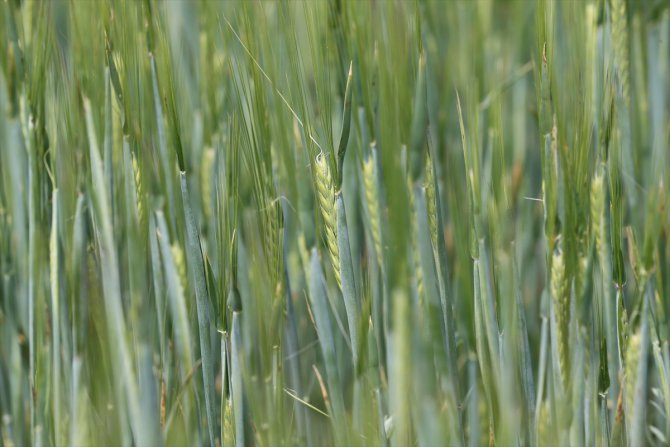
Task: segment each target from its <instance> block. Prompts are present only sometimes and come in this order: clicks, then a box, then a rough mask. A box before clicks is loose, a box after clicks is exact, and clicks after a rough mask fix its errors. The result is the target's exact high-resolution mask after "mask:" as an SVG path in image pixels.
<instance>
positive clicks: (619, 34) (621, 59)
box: [612, 0, 630, 104]
mask: <svg viewBox="0 0 670 447" xmlns="http://www.w3.org/2000/svg"><path fill="white" fill-rule="evenodd" d="M612 44H613V47H614V58H615V60H616V63H617V68H618V73H619V82H620V83H621V93H622V95H623V98H624V101H625V102H626V104H629V103H630V96H629V95H630V80H629V75H628V65H629V58H628V27H627V25H626V1H625V0H612Z"/></svg>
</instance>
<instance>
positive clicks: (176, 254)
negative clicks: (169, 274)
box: [170, 243, 187, 290]
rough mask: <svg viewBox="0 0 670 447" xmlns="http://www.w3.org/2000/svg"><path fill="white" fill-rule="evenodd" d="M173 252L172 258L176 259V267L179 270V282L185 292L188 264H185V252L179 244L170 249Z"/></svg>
mask: <svg viewBox="0 0 670 447" xmlns="http://www.w3.org/2000/svg"><path fill="white" fill-rule="evenodd" d="M170 251H172V258H174V265H175V267H176V268H177V274H178V275H179V281H180V282H181V286H182V288H183V289H184V290H186V279H187V277H186V263H185V262H184V251H183V250H182V249H181V247H180V246H179V244H177V243H174V244H172V246H171V247H170Z"/></svg>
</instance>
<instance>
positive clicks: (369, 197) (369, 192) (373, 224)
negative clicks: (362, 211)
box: [363, 156, 382, 265]
mask: <svg viewBox="0 0 670 447" xmlns="http://www.w3.org/2000/svg"><path fill="white" fill-rule="evenodd" d="M363 182H364V184H365V199H366V201H367V205H368V213H369V215H370V232H371V233H372V242H373V244H374V247H375V252H376V256H377V261H378V263H379V264H380V265H381V262H382V238H381V228H380V223H379V191H378V190H377V172H376V169H375V162H374V158H373V157H371V156H370V157H368V159H367V160H365V162H363Z"/></svg>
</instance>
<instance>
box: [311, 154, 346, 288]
mask: <svg viewBox="0 0 670 447" xmlns="http://www.w3.org/2000/svg"><path fill="white" fill-rule="evenodd" d="M315 167H316V169H315V171H316V192H317V194H316V195H317V199H318V201H319V208H321V215H322V216H323V223H324V226H325V229H326V244H327V245H328V251H329V252H330V261H331V262H332V264H333V270H334V271H335V278H336V279H337V284H338V285H339V286H340V287H342V280H341V279H340V250H339V248H338V246H337V230H336V228H337V224H336V223H337V215H336V213H335V187H334V186H333V178H332V176H331V174H330V167H329V166H328V160H327V159H326V156H325V155H324V154H323V153H320V154H319V155H317V157H316V160H315Z"/></svg>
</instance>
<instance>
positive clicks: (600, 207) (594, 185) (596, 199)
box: [591, 173, 605, 255]
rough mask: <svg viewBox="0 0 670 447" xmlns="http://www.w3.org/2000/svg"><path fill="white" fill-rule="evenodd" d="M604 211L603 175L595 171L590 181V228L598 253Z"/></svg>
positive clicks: (600, 247) (600, 248) (600, 249)
mask: <svg viewBox="0 0 670 447" xmlns="http://www.w3.org/2000/svg"><path fill="white" fill-rule="evenodd" d="M604 211H605V194H604V190H603V176H602V175H601V174H600V173H596V175H595V177H594V178H593V181H592V182H591V229H592V231H593V236H594V238H595V241H596V251H597V253H598V254H599V255H600V254H601V253H602V249H603V240H602V237H603V228H602V219H603V213H604Z"/></svg>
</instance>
